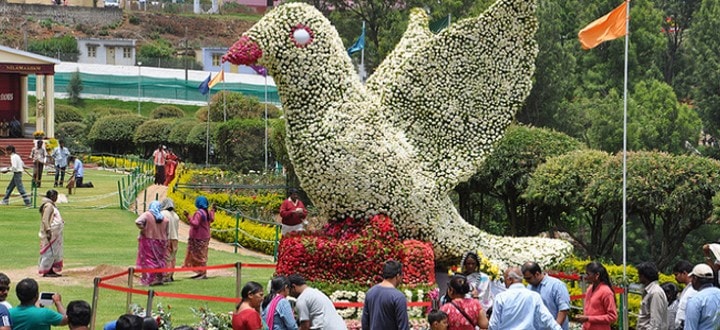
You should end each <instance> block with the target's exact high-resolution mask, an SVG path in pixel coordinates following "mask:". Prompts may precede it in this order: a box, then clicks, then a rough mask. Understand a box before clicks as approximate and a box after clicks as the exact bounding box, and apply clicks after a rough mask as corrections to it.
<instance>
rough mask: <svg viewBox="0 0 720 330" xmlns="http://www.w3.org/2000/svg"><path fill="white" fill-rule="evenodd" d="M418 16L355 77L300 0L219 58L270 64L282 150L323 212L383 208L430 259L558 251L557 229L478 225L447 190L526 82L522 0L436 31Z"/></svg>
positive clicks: (466, 172) (506, 0) (511, 260)
mask: <svg viewBox="0 0 720 330" xmlns="http://www.w3.org/2000/svg"><path fill="white" fill-rule="evenodd" d="M427 25H428V24H427V16H426V15H425V14H424V13H423V12H422V11H420V10H415V11H413V12H412V15H411V21H410V24H409V27H408V30H407V31H406V33H405V34H404V36H403V38H402V39H401V41H400V42H399V44H398V45H397V46H396V48H395V50H394V51H393V52H392V53H391V54H390V55H388V57H387V58H386V59H385V60H384V62H383V63H382V64H381V65H380V66H379V67H378V68H377V70H376V72H375V73H374V74H373V75H372V76H371V77H370V78H369V80H368V82H367V84H366V85H363V84H362V83H361V82H360V81H359V79H358V77H357V75H356V73H355V71H354V69H353V65H352V63H351V61H350V58H348V56H347V54H346V52H345V49H344V47H343V43H342V40H341V39H340V36H339V35H338V33H337V31H336V30H335V28H334V27H333V26H332V25H331V24H330V22H329V21H328V20H327V19H326V18H325V17H324V16H323V15H322V14H321V13H320V12H319V11H317V10H316V9H315V8H313V7H312V6H310V5H307V4H303V3H288V4H284V5H281V6H278V7H277V8H275V9H273V10H272V11H270V12H269V13H267V14H266V15H265V16H264V17H263V18H262V19H261V20H260V21H259V22H258V23H257V24H255V25H254V26H253V27H252V28H250V30H248V31H247V32H246V33H244V34H243V36H242V37H241V38H240V40H239V41H238V42H236V43H235V44H234V45H233V46H232V47H231V48H230V50H229V51H228V53H227V54H226V55H225V57H224V59H225V60H228V61H230V62H232V63H233V64H246V65H250V64H261V65H264V66H265V67H267V69H268V72H269V73H270V74H271V75H272V76H273V78H274V80H275V83H276V84H277V86H278V92H279V94H280V97H281V101H282V104H283V107H284V109H285V115H286V116H285V117H286V120H287V149H288V153H289V155H290V158H291V160H292V162H293V165H294V166H295V170H296V172H297V175H298V177H299V178H300V181H301V185H302V187H303V189H304V190H305V191H306V192H307V193H308V195H309V196H310V197H311V198H312V200H313V202H314V204H315V205H316V206H317V207H318V208H319V209H320V210H321V211H322V212H323V213H324V215H326V216H328V217H329V218H346V217H354V218H359V217H370V216H373V215H376V214H379V213H383V214H387V215H389V216H390V217H391V218H392V219H394V221H395V224H396V226H397V228H398V231H399V232H400V235H401V236H402V238H413V239H419V240H424V241H430V242H432V243H433V246H434V250H435V256H436V259H437V260H439V261H444V262H456V261H457V260H458V259H459V257H460V256H461V255H462V253H463V252H464V251H467V250H475V249H480V250H482V251H483V252H484V253H485V255H486V256H488V257H489V258H491V259H492V260H493V261H495V262H497V263H498V264H499V265H501V266H503V265H508V264H518V263H521V262H524V261H526V260H536V261H538V262H541V263H544V264H546V265H547V264H554V263H556V262H557V261H559V260H560V259H562V258H563V257H564V256H565V255H567V254H568V253H569V252H570V251H571V247H570V245H569V244H568V243H566V242H564V241H559V240H552V239H542V238H510V237H499V236H493V235H490V234H487V233H485V232H482V231H480V230H479V229H478V228H476V227H474V226H472V225H470V224H468V223H467V222H465V221H464V220H463V219H462V217H461V216H460V215H459V214H458V212H457V210H456V209H455V207H454V206H453V203H452V202H451V200H450V198H449V196H448V193H449V192H450V191H451V190H452V189H453V188H454V187H455V186H456V185H457V184H458V183H459V182H462V181H464V180H467V179H468V178H470V176H472V175H473V174H474V173H476V171H477V169H478V167H479V165H480V164H481V162H482V161H483V159H485V157H486V156H487V155H488V154H489V153H490V152H492V147H493V144H494V143H495V142H496V141H497V140H498V139H500V138H501V137H502V134H503V132H504V131H505V128H506V127H507V125H508V124H509V123H510V121H511V120H512V118H513V115H514V113H515V111H516V110H517V108H518V107H520V105H521V103H522V102H523V100H524V99H525V98H526V97H527V95H528V94H529V92H530V88H531V77H532V74H533V71H534V64H533V63H534V60H535V56H536V55H537V44H536V42H535V41H534V34H535V31H536V29H537V20H536V18H535V1H528V0H499V1H498V2H497V3H495V4H494V5H492V6H491V7H490V8H489V9H488V10H487V11H486V12H485V13H483V14H482V15H480V16H479V17H476V18H470V19H466V20H462V21H459V22H457V23H455V24H454V25H452V26H451V27H449V28H448V29H445V30H444V31H443V32H441V33H439V34H437V35H434V34H432V33H431V32H430V31H429V29H428V27H427ZM298 30H304V31H298ZM299 35H300V36H305V37H304V38H303V40H305V41H304V42H303V43H298V42H297V40H296V38H298V36H299ZM308 35H309V36H310V38H307V36H308Z"/></svg>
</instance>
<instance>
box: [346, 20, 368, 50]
mask: <svg viewBox="0 0 720 330" xmlns="http://www.w3.org/2000/svg"><path fill="white" fill-rule="evenodd" d="M363 49H365V22H363V27H362V33H360V36H359V37H358V38H357V40H356V41H355V43H354V44H353V45H352V46H350V48H348V50H347V52H348V56H349V55H352V54H353V53H357V52H359V51H361V50H363Z"/></svg>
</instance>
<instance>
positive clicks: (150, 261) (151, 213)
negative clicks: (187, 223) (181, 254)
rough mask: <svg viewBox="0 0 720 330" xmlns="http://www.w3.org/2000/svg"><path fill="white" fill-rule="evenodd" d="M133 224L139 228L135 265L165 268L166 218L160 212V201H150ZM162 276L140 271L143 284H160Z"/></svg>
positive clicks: (143, 267)
mask: <svg viewBox="0 0 720 330" xmlns="http://www.w3.org/2000/svg"><path fill="white" fill-rule="evenodd" d="M135 225H137V227H138V228H139V229H140V236H138V256H137V261H136V267H137V268H138V269H160V268H165V265H166V253H167V240H168V238H167V226H168V220H167V219H165V217H163V215H162V213H161V210H160V202H158V201H153V202H152V203H150V207H148V210H147V211H146V212H145V213H143V214H141V215H140V217H138V218H137V219H136V220H135ZM163 277H164V274H163V273H142V276H141V277H140V282H141V283H142V284H144V285H161V284H163Z"/></svg>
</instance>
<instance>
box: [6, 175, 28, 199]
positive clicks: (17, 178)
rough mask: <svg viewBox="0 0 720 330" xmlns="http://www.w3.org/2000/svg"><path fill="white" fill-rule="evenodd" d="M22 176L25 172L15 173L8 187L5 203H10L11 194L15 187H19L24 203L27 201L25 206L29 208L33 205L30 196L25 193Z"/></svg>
mask: <svg viewBox="0 0 720 330" xmlns="http://www.w3.org/2000/svg"><path fill="white" fill-rule="evenodd" d="M22 175H23V172H15V173H13V177H12V179H11V180H10V184H8V187H7V189H6V190H5V198H3V203H8V202H9V201H10V194H11V193H12V192H13V190H14V189H15V187H17V190H18V192H19V193H20V196H22V199H23V201H25V205H26V206H29V205H30V204H31V201H30V196H28V194H27V192H26V191H25V186H23V183H22Z"/></svg>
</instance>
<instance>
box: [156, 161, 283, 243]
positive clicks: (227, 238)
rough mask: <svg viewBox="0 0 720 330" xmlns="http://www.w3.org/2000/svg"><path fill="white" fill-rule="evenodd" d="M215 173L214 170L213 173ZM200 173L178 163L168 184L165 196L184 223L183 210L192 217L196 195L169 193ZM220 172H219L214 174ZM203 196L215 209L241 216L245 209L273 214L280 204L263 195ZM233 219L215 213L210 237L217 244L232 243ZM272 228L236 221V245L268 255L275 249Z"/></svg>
mask: <svg viewBox="0 0 720 330" xmlns="http://www.w3.org/2000/svg"><path fill="white" fill-rule="evenodd" d="M208 171H211V173H212V171H213V170H202V173H208ZM215 171H216V170H215ZM198 172H201V171H200V170H197V171H196V170H184V169H183V168H182V164H181V165H180V166H178V168H177V171H176V173H177V175H176V176H175V179H174V180H173V181H172V182H170V185H169V186H170V188H169V189H168V194H167V195H168V197H170V198H172V199H173V201H174V202H175V211H176V212H177V213H178V214H179V215H180V218H181V219H182V220H183V221H185V222H187V219H186V218H185V217H184V216H183V213H184V211H187V212H188V213H190V214H192V213H193V212H195V198H196V197H197V196H199V195H200V192H195V191H193V192H188V191H173V190H174V189H173V188H172V187H174V186H175V185H176V184H181V185H182V184H186V183H188V182H189V181H190V180H191V179H192V176H193V174H194V173H198ZM216 172H218V173H220V171H216ZM204 195H205V197H207V199H208V200H209V201H210V203H211V204H212V203H214V204H216V205H217V206H218V207H221V208H226V209H232V210H235V209H239V210H242V212H244V213H249V212H248V211H247V210H249V209H252V208H259V209H261V210H262V211H261V212H268V213H272V214H274V212H277V211H278V210H279V209H280V204H281V203H282V197H281V196H280V195H278V194H267V195H258V196H255V197H251V196H240V195H231V194H227V193H206V194H204ZM236 222H237V221H236V219H235V216H234V215H232V214H228V213H225V212H223V211H218V212H217V213H216V214H215V221H214V222H213V224H212V236H213V237H214V238H215V239H217V240H220V241H223V242H226V243H233V242H235V225H236ZM275 227H276V226H274V225H268V224H262V223H258V222H255V221H252V220H248V219H245V218H240V221H239V223H238V228H239V229H240V230H239V233H238V243H239V244H240V245H241V246H243V247H245V248H248V249H251V250H254V251H258V252H262V253H265V254H270V255H272V254H273V253H274V249H275V239H276V238H275V231H276V230H275Z"/></svg>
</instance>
